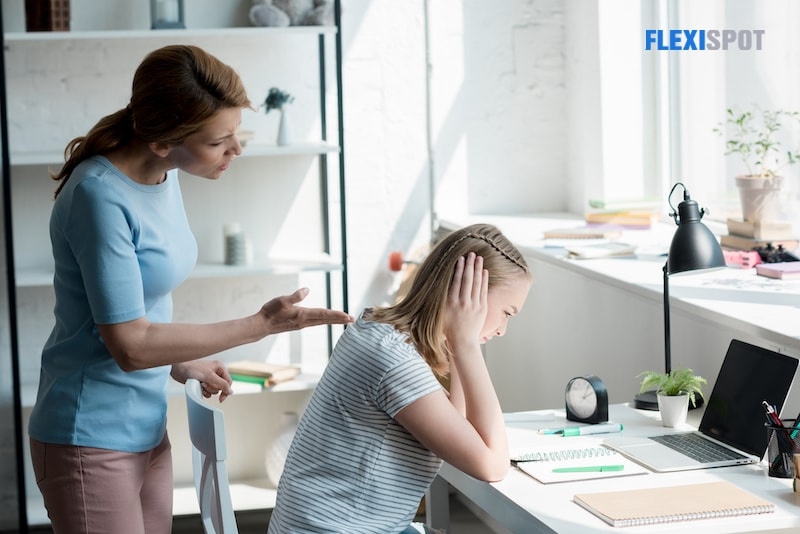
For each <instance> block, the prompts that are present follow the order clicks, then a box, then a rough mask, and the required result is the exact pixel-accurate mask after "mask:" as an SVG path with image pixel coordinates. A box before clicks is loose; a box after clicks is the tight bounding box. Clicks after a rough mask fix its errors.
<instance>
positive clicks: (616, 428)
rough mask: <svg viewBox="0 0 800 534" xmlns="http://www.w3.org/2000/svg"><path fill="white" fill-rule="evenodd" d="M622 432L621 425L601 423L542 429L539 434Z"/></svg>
mask: <svg viewBox="0 0 800 534" xmlns="http://www.w3.org/2000/svg"><path fill="white" fill-rule="evenodd" d="M612 432H622V424H620V423H601V424H597V425H587V426H568V427H566V428H541V429H539V434H561V435H562V436H564V437H565V438H566V437H571V436H588V435H590V434H610V433H612Z"/></svg>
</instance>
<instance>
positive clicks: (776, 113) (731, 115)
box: [713, 108, 800, 178]
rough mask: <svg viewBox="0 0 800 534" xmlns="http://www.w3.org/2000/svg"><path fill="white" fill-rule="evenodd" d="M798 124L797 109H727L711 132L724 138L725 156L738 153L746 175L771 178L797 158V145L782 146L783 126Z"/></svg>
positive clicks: (799, 114)
mask: <svg viewBox="0 0 800 534" xmlns="http://www.w3.org/2000/svg"><path fill="white" fill-rule="evenodd" d="M798 126H800V113H799V112H797V111H783V110H768V109H759V108H755V109H754V111H751V110H741V109H738V108H729V109H727V110H726V118H725V121H724V122H721V123H719V125H718V126H717V127H716V128H714V129H713V131H714V132H715V133H717V134H719V135H721V136H723V137H725V155H726V156H729V155H732V154H733V155H738V156H739V158H740V159H741V160H742V163H744V165H745V168H746V169H747V174H748V175H750V176H759V177H762V178H771V177H773V176H777V175H778V172H779V171H780V170H781V169H782V168H784V167H786V166H788V165H794V164H795V163H797V162H798V161H800V147H797V148H794V149H789V150H786V149H784V148H782V146H781V145H782V142H783V140H782V139H781V134H782V133H783V130H784V128H786V129H789V128H792V127H795V128H796V127H798Z"/></svg>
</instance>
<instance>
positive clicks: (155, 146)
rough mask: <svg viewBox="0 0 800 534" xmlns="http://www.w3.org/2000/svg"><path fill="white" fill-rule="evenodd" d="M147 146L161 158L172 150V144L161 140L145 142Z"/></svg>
mask: <svg viewBox="0 0 800 534" xmlns="http://www.w3.org/2000/svg"><path fill="white" fill-rule="evenodd" d="M147 146H148V147H149V148H150V151H151V152H152V153H153V154H155V155H156V156H159V157H161V158H165V157H167V156H168V155H169V153H170V152H171V151H172V145H170V144H169V143H162V142H154V143H147Z"/></svg>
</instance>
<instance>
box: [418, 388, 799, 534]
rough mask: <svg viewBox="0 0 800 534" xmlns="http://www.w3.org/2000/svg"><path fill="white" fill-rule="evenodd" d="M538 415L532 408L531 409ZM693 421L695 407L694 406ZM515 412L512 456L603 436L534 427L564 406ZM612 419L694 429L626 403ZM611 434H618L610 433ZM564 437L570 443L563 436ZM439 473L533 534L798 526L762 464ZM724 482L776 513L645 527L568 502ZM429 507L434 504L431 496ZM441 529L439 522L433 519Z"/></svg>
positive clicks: (785, 485) (781, 485) (613, 410)
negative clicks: (624, 472)
mask: <svg viewBox="0 0 800 534" xmlns="http://www.w3.org/2000/svg"><path fill="white" fill-rule="evenodd" d="M530 413H533V414H535V413H537V412H530ZM691 413H692V418H693V419H694V421H696V420H697V418H699V415H700V414H699V413H697V411H693V412H691ZM519 418H520V415H519V414H517V415H516V416H515V418H514V421H513V422H512V421H509V422H508V423H507V428H508V435H509V442H510V446H511V452H512V455H513V454H515V453H520V452H531V451H535V450H536V449H537V447H540V448H543V447H548V448H549V447H550V446H552V445H553V443H554V442H560V443H564V445H565V447H566V448H582V447H587V446H594V445H598V444H601V443H602V442H603V439H604V437H607V436H603V435H594V436H580V437H571V438H562V437H559V436H545V435H541V434H539V433H538V432H537V430H538V429H539V428H545V427H558V426H566V423H567V422H566V421H565V419H564V417H563V410H560V411H559V410H557V411H555V418H554V419H553V420H551V421H531V422H523V421H520V420H519ZM609 418H610V420H611V421H613V422H619V423H622V424H623V425H624V430H623V432H624V434H625V435H628V436H647V435H654V434H658V433H666V432H678V431H685V430H689V429H693V428H694V427H693V426H689V425H687V426H686V427H684V428H679V429H667V428H664V427H663V426H661V422H660V420H659V419H658V413H657V412H641V411H638V410H634V409H632V408H629V407H628V406H627V405H623V404H617V405H612V406H611V407H610V417H609ZM615 435H616V434H615ZM567 440H569V442H568V441H567ZM439 476H440V477H441V479H444V480H445V481H447V482H448V483H449V484H450V485H451V486H453V487H454V488H455V489H456V490H458V491H459V492H460V493H462V494H463V495H464V496H466V497H467V498H468V499H469V500H471V501H472V502H473V503H475V504H476V505H477V506H478V507H479V508H480V509H482V510H483V511H485V512H486V513H487V514H488V515H489V516H490V517H492V518H493V519H494V520H497V521H498V522H500V523H501V524H503V526H505V527H506V528H508V529H509V530H510V531H511V532H519V533H524V534H531V533H536V532H547V533H551V532H559V533H561V532H565V533H569V532H580V533H582V534H583V533H598V532H617V533H620V532H625V533H628V534H638V533H653V532H674V531H676V530H680V532H681V533H684V534H692V533H697V534H706V533H708V532H715V533H722V532H731V533H733V532H782V531H784V529H785V532H798V531H800V504H798V503H796V501H795V496H794V493H793V492H792V481H791V480H789V479H776V478H770V477H768V476H767V474H766V467H765V465H763V464H758V465H748V466H737V467H725V468H716V469H701V470H694V471H684V472H679V473H648V474H645V475H636V476H623V477H615V478H605V479H597V480H584V481H578V482H566V483H558V484H546V485H545V484H540V483H539V482H537V481H536V480H534V479H533V478H531V477H529V476H528V475H526V474H524V473H522V472H521V471H519V470H517V469H515V468H512V470H511V471H510V472H509V474H508V476H507V477H506V478H505V480H503V481H501V482H496V483H492V484H488V483H485V482H479V481H477V480H475V479H473V478H471V477H469V476H468V475H465V474H464V473H462V472H460V471H459V470H457V469H455V468H453V467H451V466H450V465H448V464H445V465H444V466H443V467H442V470H441V472H440V475H439ZM716 480H727V481H730V482H732V483H734V484H736V485H738V486H740V487H741V488H744V489H746V490H748V491H750V492H752V493H754V494H756V495H758V496H760V497H762V498H764V499H767V500H768V501H770V502H772V503H774V504H775V512H774V513H770V514H763V515H752V516H743V517H735V518H722V519H713V520H711V519H707V520H698V521H683V522H680V523H667V524H662V525H652V526H647V527H626V528H624V529H619V528H614V527H611V526H609V525H607V524H605V523H604V522H603V521H602V520H601V519H599V518H597V517H595V516H594V515H592V514H591V513H590V512H588V511H586V510H584V509H583V508H581V507H580V506H578V505H577V504H575V503H573V502H572V496H573V495H574V494H575V493H586V492H593V491H615V490H626V489H636V488H651V487H656V486H671V485H678V484H690V483H695V482H697V483H699V482H710V481H716ZM429 506H431V507H436V506H437V502H436V498H435V496H433V495H432V499H431V502H430V503H429ZM432 526H434V527H441V526H443V525H437V524H435V522H434V524H433V525H432Z"/></svg>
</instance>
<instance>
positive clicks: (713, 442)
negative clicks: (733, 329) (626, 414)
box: [603, 339, 798, 471]
mask: <svg viewBox="0 0 800 534" xmlns="http://www.w3.org/2000/svg"><path fill="white" fill-rule="evenodd" d="M797 364H798V360H797V359H796V358H792V357H790V356H786V355H785V354H780V353H778V352H774V351H771V350H767V349H764V348H761V347H756V346H755V345H751V344H749V343H745V342H743V341H739V340H736V339H734V340H732V341H731V343H730V346H729V347H728V352H727V353H726V354H725V359H724V361H723V362H722V367H721V368H720V371H719V376H718V377H717V381H716V383H715V384H714V389H713V390H712V391H711V395H710V396H709V398H708V402H707V403H706V409H705V412H704V413H703V418H702V420H701V421H700V426H699V428H698V430H697V431H696V432H683V433H671V434H665V435H661V436H650V437H642V438H629V437H613V438H608V439H606V440H605V441H604V442H603V443H604V444H605V445H607V446H609V447H611V448H613V449H615V450H617V451H619V452H620V453H622V454H623V455H625V456H627V457H629V458H631V459H633V460H634V461H636V462H638V463H641V464H642V465H645V466H647V467H649V468H650V469H652V470H654V471H683V470H688V469H703V468H707V467H723V466H728V465H737V464H747V463H757V462H759V461H761V458H762V457H763V456H764V453H765V452H766V450H767V432H766V431H765V430H764V422H765V413H764V407H763V405H762V401H765V400H766V401H767V402H769V403H770V404H774V405H775V406H776V407H777V410H778V413H780V410H781V408H782V407H783V403H784V401H785V400H786V397H787V395H788V394H789V388H790V387H791V385H792V381H793V380H794V374H795V371H796V369H797ZM695 442H699V444H695ZM699 446H703V448H704V449H708V450H707V451H704V450H700V449H697V448H696V447H699Z"/></svg>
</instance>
